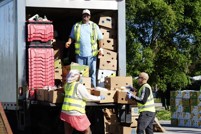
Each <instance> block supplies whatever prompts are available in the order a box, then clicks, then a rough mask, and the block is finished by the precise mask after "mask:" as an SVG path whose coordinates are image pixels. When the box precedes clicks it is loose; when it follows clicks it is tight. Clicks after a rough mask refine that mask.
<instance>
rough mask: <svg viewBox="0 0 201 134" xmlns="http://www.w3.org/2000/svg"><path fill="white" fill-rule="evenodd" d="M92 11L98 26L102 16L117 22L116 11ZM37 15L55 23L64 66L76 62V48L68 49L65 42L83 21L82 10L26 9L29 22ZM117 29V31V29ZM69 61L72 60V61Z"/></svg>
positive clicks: (56, 37)
mask: <svg viewBox="0 0 201 134" xmlns="http://www.w3.org/2000/svg"><path fill="white" fill-rule="evenodd" d="M90 11H91V20H92V21H93V22H96V23H97V24H98V22H99V18H100V16H101V15H106V16H111V17H112V18H115V21H117V19H116V18H117V11H116V10H95V9H93V10H92V9H90ZM35 14H38V15H39V16H40V17H44V16H46V17H47V19H48V20H51V21H53V25H54V31H55V32H57V35H56V36H55V39H56V40H59V41H60V42H61V46H60V49H62V53H63V54H62V63H63V65H69V64H70V62H75V54H74V47H72V46H71V47H70V48H68V49H66V48H65V42H66V41H67V40H68V37H69V35H70V32H71V28H72V26H73V25H74V24H75V23H76V22H79V21H81V18H82V9H68V8H38V7H37V8H36V7H27V8H26V20H28V19H29V18H30V17H32V16H34V15H35ZM116 23H117V22H116ZM115 29H116V31H117V28H115ZM117 50H118V49H117ZM67 59H70V61H69V60H67ZM97 67H98V66H97ZM97 69H98V68H97ZM117 72H118V71H117Z"/></svg>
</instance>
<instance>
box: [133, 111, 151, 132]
mask: <svg viewBox="0 0 201 134" xmlns="http://www.w3.org/2000/svg"><path fill="white" fill-rule="evenodd" d="M154 118H155V113H154V112H148V111H145V112H141V113H140V115H139V117H138V125H137V134H144V131H145V132H146V134H153V122H154Z"/></svg>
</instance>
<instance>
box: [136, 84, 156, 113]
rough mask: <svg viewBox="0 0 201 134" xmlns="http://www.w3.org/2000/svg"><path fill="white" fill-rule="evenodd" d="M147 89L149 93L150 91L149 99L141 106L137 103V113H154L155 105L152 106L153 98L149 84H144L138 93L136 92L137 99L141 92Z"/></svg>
mask: <svg viewBox="0 0 201 134" xmlns="http://www.w3.org/2000/svg"><path fill="white" fill-rule="evenodd" d="M145 87H147V88H149V91H150V94H149V97H148V98H147V102H146V103H145V104H141V103H139V102H138V103H137V106H138V109H139V112H143V111H150V112H155V111H156V110H155V105H154V97H153V94H152V90H151V87H150V85H149V84H147V83H146V84H144V85H143V86H142V87H141V88H140V90H139V92H138V97H140V96H141V95H142V90H143V89H144V88H145Z"/></svg>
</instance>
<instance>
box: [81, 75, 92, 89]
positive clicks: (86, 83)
mask: <svg viewBox="0 0 201 134" xmlns="http://www.w3.org/2000/svg"><path fill="white" fill-rule="evenodd" d="M81 83H82V84H83V85H84V86H85V87H86V88H91V78H90V77H81Z"/></svg>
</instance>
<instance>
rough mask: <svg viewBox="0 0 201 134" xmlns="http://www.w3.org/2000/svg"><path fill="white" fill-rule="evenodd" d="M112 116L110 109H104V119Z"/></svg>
mask: <svg viewBox="0 0 201 134" xmlns="http://www.w3.org/2000/svg"><path fill="white" fill-rule="evenodd" d="M112 115H113V112H112V110H111V109H108V108H105V110H104V117H105V118H106V119H109V120H110V119H111V116H112Z"/></svg>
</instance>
